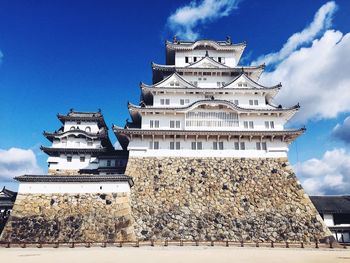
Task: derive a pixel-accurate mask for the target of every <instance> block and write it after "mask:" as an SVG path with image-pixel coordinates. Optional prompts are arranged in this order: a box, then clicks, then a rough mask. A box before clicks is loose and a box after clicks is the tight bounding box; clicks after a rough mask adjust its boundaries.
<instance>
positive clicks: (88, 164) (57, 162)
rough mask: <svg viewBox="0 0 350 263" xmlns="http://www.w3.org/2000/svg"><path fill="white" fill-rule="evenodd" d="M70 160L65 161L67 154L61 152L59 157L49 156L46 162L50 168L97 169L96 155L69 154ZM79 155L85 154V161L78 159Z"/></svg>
mask: <svg viewBox="0 0 350 263" xmlns="http://www.w3.org/2000/svg"><path fill="white" fill-rule="evenodd" d="M71 156H72V161H71V162H67V155H65V154H61V155H60V157H49V158H48V159H47V162H48V163H49V168H50V169H62V170H64V169H66V170H79V169H97V168H98V165H99V163H98V160H97V158H96V157H91V156H90V155H83V154H82V155H71ZM80 156H85V162H81V161H80Z"/></svg>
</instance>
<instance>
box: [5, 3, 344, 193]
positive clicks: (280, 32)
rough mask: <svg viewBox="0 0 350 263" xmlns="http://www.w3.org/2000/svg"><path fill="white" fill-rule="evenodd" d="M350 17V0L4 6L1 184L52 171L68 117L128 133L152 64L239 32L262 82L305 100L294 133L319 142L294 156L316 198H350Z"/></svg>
mask: <svg viewBox="0 0 350 263" xmlns="http://www.w3.org/2000/svg"><path fill="white" fill-rule="evenodd" d="M349 13H350V2H349V1H346V0H339V1H335V2H328V1H317V0H313V1H301V0H297V1H296V0H293V1H289V0H285V1H277V0H276V1H274V0H268V1H261V0H242V1H235V0H217V1H213V0H204V1H203V0H200V1H196V2H190V1H152V2H150V1H107V0H106V1H90V0H89V1H86V0H85V1H38V0H37V1H30V0H26V1H15V0H11V1H5V0H4V1H2V3H1V8H0V50H1V53H2V58H1V63H0V90H1V94H0V123H1V129H0V185H2V184H4V185H9V186H10V187H12V188H14V187H15V185H14V184H13V183H12V182H10V178H11V177H13V176H16V175H20V174H21V173H24V172H36V173H39V172H46V170H47V165H46V156H45V155H44V154H43V153H41V152H40V150H39V147H40V145H49V144H50V143H49V141H47V140H46V139H45V138H44V137H43V136H42V131H43V130H48V131H54V130H56V129H58V128H59V127H60V122H59V121H58V120H57V118H56V114H57V113H66V112H67V111H68V110H69V109H70V108H74V109H76V110H81V111H94V110H97V109H99V108H101V109H102V112H103V114H104V116H105V118H106V122H107V123H108V124H109V126H111V125H112V123H113V124H118V125H123V124H124V122H125V119H127V118H128V117H129V116H128V111H127V107H126V104H127V101H131V102H134V103H137V102H138V99H139V87H138V84H139V82H140V81H143V82H145V83H151V67H150V63H151V62H152V61H154V62H157V63H164V59H165V58H164V55H165V51H164V41H165V40H166V39H172V37H173V35H174V34H177V35H178V38H181V39H185V38H196V39H198V38H208V39H216V40H223V39H225V37H226V36H227V35H230V36H231V38H232V40H233V42H242V41H247V43H248V46H247V48H246V50H245V54H244V57H243V60H242V64H245V65H249V64H252V63H255V62H256V63H257V62H265V61H267V60H268V59H270V60H269V61H270V62H269V63H267V64H268V67H267V68H268V71H270V72H267V73H266V74H265V75H263V77H262V81H263V82H264V83H271V84H276V83H279V82H282V84H283V85H284V87H282V89H283V90H284V91H283V90H282V91H281V95H280V96H279V97H277V98H276V102H280V103H282V104H283V105H285V106H290V105H293V104H295V103H297V102H300V103H301V107H302V110H301V112H300V113H299V114H298V116H297V117H296V118H295V119H294V120H293V121H292V123H291V124H290V126H293V127H299V126H303V125H305V126H306V127H307V133H306V134H305V135H303V136H302V137H301V138H299V139H298V140H297V142H296V143H294V144H292V145H291V147H290V153H289V157H290V161H291V163H292V164H293V165H295V170H296V172H297V175H298V177H299V179H300V181H301V182H302V183H303V185H304V187H305V189H306V190H307V191H308V192H309V193H312V194H325V193H327V194H344V193H350V191H349V189H350V172H349V171H350V150H349V143H350V136H348V134H350V118H349V119H347V117H348V116H349V111H350V90H349V89H350V88H347V87H350V72H348V69H349V67H350V58H349V56H350V55H349V54H350V41H349V38H350V34H349V35H348V32H350V16H349ZM317 14H318V16H317ZM322 15H323V16H322ZM283 47H287V48H285V49H283ZM285 50H287V52H285ZM347 51H349V52H347ZM271 57H272V58H273V59H271ZM275 57H278V59H275ZM303 103H304V104H303ZM348 104H349V105H348ZM110 137H111V139H112V140H113V141H115V140H116V139H115V136H114V135H113V134H112V133H110ZM316 168H317V169H316ZM315 170H318V171H317V172H316V171H315Z"/></svg>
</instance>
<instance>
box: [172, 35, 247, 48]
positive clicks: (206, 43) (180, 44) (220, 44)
mask: <svg viewBox="0 0 350 263" xmlns="http://www.w3.org/2000/svg"><path fill="white" fill-rule="evenodd" d="M245 46H246V43H245V42H243V43H237V44H233V43H232V41H231V38H229V37H227V39H226V40H225V41H214V40H208V39H203V40H197V41H184V40H177V39H176V37H175V38H174V40H173V42H170V41H167V42H166V48H167V49H168V50H194V49H214V50H226V51H230V50H232V51H233V50H236V49H237V48H240V49H241V48H244V47H245Z"/></svg>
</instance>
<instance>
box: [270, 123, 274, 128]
mask: <svg viewBox="0 0 350 263" xmlns="http://www.w3.org/2000/svg"><path fill="white" fill-rule="evenodd" d="M270 127H271V129H274V128H275V123H274V122H273V121H270Z"/></svg>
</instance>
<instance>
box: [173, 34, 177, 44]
mask: <svg viewBox="0 0 350 263" xmlns="http://www.w3.org/2000/svg"><path fill="white" fill-rule="evenodd" d="M176 42H177V38H176V35H174V37H173V43H176Z"/></svg>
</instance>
